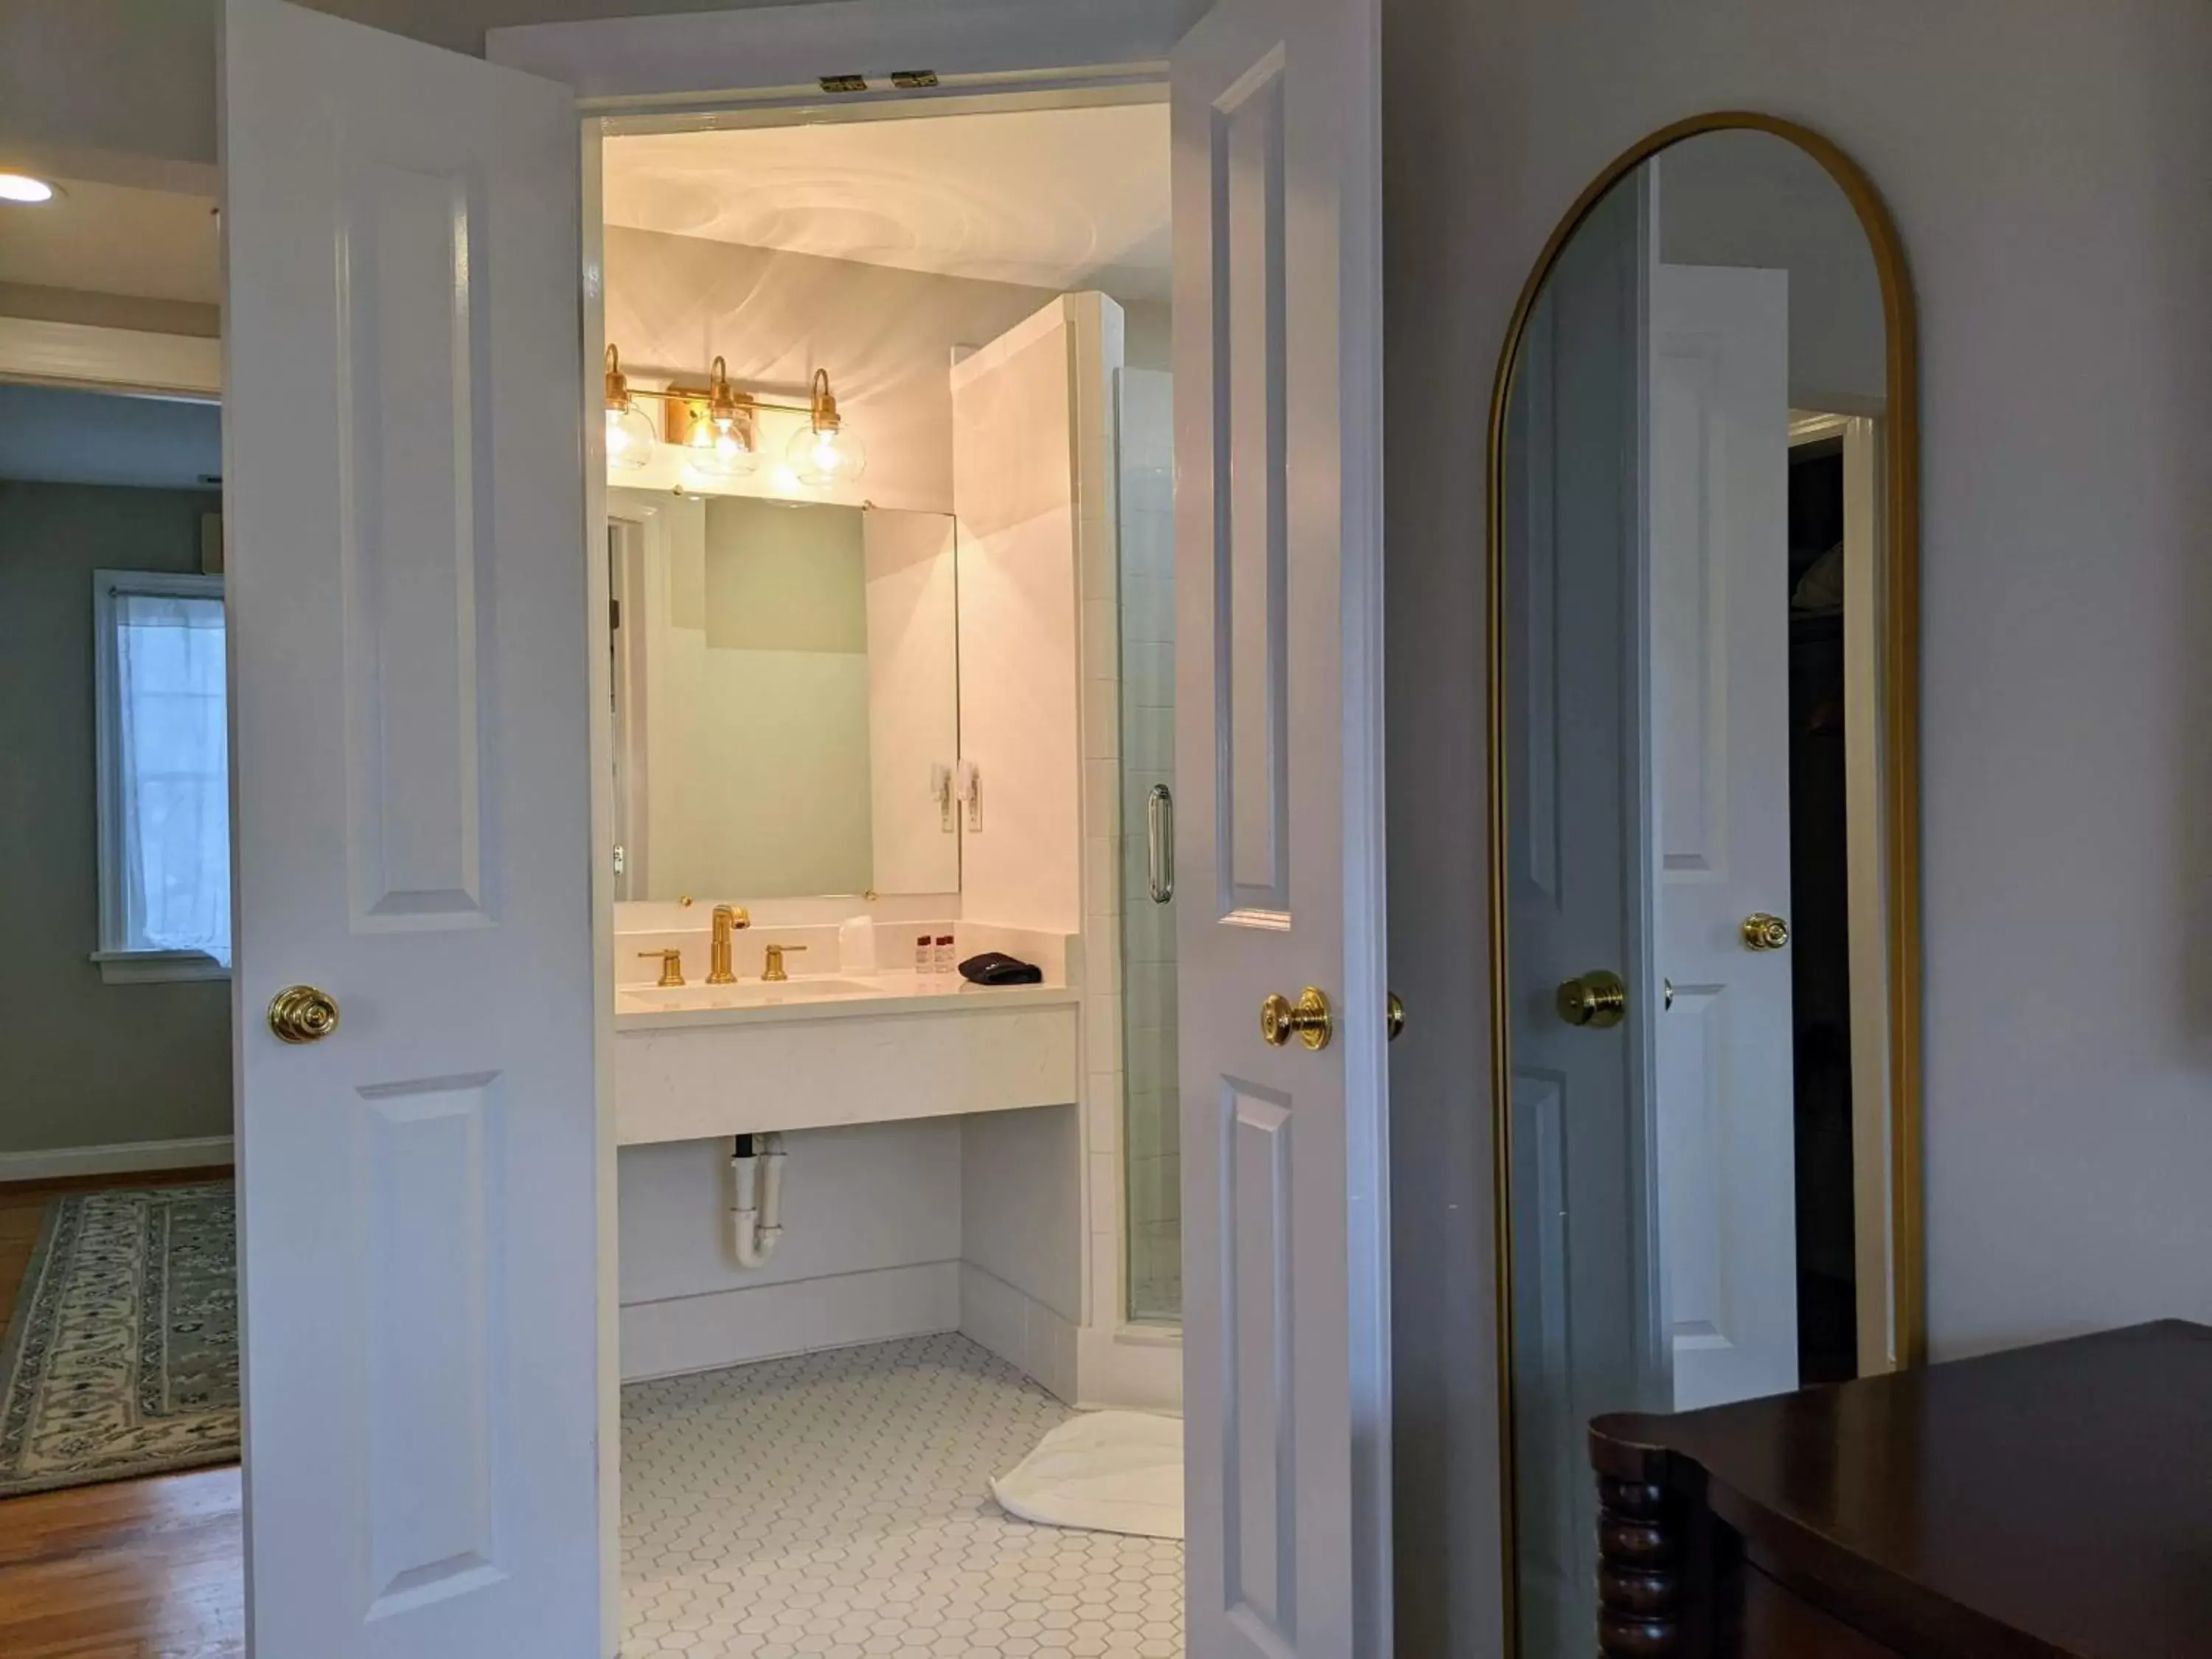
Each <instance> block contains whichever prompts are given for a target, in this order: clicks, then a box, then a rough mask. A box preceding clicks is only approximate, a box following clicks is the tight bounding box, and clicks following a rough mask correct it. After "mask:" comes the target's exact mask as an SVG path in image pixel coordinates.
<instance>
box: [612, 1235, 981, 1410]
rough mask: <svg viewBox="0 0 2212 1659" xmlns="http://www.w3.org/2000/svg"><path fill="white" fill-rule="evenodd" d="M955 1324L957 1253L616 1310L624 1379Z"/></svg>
mask: <svg viewBox="0 0 2212 1659" xmlns="http://www.w3.org/2000/svg"><path fill="white" fill-rule="evenodd" d="M959 1328H960V1264H959V1263H958V1262H957V1261H928V1262H923V1263H921V1265H919V1266H916V1267H879V1268H877V1269H875V1270H873V1271H872V1272H868V1273H839V1274H837V1275H836V1276H834V1277H832V1278H828V1279H792V1280H789V1281H787V1282H786V1283H784V1284H781V1285H747V1286H745V1287H744V1288H743V1289H740V1290H735V1291H714V1292H712V1293H710V1294H708V1295H705V1296H684V1297H671V1299H669V1300H667V1301H665V1302H635V1303H632V1304H629V1306H627V1307H625V1308H624V1309H623V1310H622V1379H623V1382H625V1383H642V1382H645V1381H647V1380H648V1379H650V1378H652V1377H656V1376H683V1375H684V1374H685V1373H686V1372H690V1371H712V1370H720V1369H721V1368H722V1367H723V1366H725V1365H744V1364H750V1363H751V1362H752V1361H754V1360H756V1359H780V1358H782V1357H783V1356H785V1355H786V1354H794V1353H812V1352H816V1351H817V1350H818V1349H822V1348H849V1347H852V1346H854V1345H855V1344H858V1343H861V1342H888V1341H890V1340H892V1339H894V1338H896V1337H902V1336H927V1335H931V1334H934V1333H936V1332H938V1331H951V1330H957V1329H959Z"/></svg>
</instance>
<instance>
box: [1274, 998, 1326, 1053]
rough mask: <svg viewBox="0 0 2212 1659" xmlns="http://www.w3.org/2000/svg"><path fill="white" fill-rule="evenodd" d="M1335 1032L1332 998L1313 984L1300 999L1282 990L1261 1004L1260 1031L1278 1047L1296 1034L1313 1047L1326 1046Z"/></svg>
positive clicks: (1298, 1038)
mask: <svg viewBox="0 0 2212 1659" xmlns="http://www.w3.org/2000/svg"><path fill="white" fill-rule="evenodd" d="M1335 1033H1336V1023H1335V1022H1334V1020H1332V1019H1331V1018H1329V1013H1328V998H1327V997H1325V996H1323V995H1322V994H1321V993H1320V991H1318V990H1316V988H1315V987H1312V986H1310V985H1309V986H1307V987H1306V988H1305V989H1304V991H1302V992H1300V993H1299V994H1298V1000H1297V1001H1296V1002H1292V1001H1291V1000H1289V999H1288V998H1287V997H1285V996H1284V995H1282V994H1280V993H1279V992H1278V993H1276V994H1273V995H1271V996H1270V997H1269V998H1268V999H1267V1000H1266V1001H1265V1002H1263V1003H1261V1005H1260V1035H1261V1036H1263V1037H1265V1038H1267V1041H1268V1042H1271V1043H1273V1045H1274V1046H1275V1047H1276V1048H1281V1047H1282V1046H1283V1045H1284V1044H1285V1043H1286V1042H1289V1041H1290V1040H1291V1037H1292V1036H1296V1037H1297V1040H1298V1041H1299V1042H1303V1043H1304V1044H1305V1045H1306V1047H1307V1048H1328V1040H1329V1038H1330V1037H1331V1036H1334V1035H1335Z"/></svg>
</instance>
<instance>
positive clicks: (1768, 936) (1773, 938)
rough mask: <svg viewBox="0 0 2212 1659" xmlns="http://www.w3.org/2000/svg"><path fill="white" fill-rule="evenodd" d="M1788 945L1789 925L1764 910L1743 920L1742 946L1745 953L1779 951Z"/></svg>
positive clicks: (1755, 911) (1756, 911)
mask: <svg viewBox="0 0 2212 1659" xmlns="http://www.w3.org/2000/svg"><path fill="white" fill-rule="evenodd" d="M1789 943H1790V924H1789V923H1788V922H1786V921H1783V920H1782V918H1781V917H1779V916H1770V915H1767V914H1766V912H1765V911H1764V910H1753V912H1752V913H1751V914H1750V915H1747V916H1746V917H1745V918H1744V919H1743V944H1744V948H1745V949H1746V950H1747V951H1779V950H1780V949H1781V948H1782V947H1783V946H1784V945H1787V944H1789Z"/></svg>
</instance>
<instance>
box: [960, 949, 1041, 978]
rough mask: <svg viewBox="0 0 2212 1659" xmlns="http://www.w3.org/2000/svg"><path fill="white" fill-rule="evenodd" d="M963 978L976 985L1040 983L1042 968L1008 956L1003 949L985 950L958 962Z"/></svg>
mask: <svg viewBox="0 0 2212 1659" xmlns="http://www.w3.org/2000/svg"><path fill="white" fill-rule="evenodd" d="M960 974H961V977H962V978H963V979H969V980H972V981H975V983H976V984H978V985H1042V984H1043V983H1044V969H1042V968H1040V967H1038V966H1037V965H1036V963H1033V962H1023V961H1021V960H1019V959H1018V958H1017V957H1010V956H1008V955H1007V954H1006V952H1005V951H984V952H983V954H982V955H981V956H980V957H969V958H968V960H967V961H965V962H963V963H961V964H960Z"/></svg>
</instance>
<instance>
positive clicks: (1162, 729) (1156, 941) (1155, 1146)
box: [1117, 368, 1182, 1319]
mask: <svg viewBox="0 0 2212 1659" xmlns="http://www.w3.org/2000/svg"><path fill="white" fill-rule="evenodd" d="M1120 388H1121V399H1120V409H1119V418H1120V443H1119V447H1118V452H1117V459H1118V461H1119V466H1120V491H1121V496H1120V507H1121V515H1120V523H1119V530H1120V538H1121V584H1122V586H1121V594H1122V604H1121V608H1120V609H1121V722H1122V724H1121V730H1122V736H1123V740H1124V744H1125V749H1126V752H1125V754H1124V756H1123V757H1122V764H1121V792H1122V793H1121V813H1122V823H1123V824H1124V826H1125V828H1126V831H1127V833H1126V836H1125V837H1124V841H1123V846H1122V859H1121V883H1122V885H1121V890H1122V894H1123V903H1122V909H1121V924H1122V928H1123V939H1124V944H1125V949H1124V952H1123V957H1124V960H1123V967H1122V1014H1123V1019H1124V1023H1125V1054H1126V1060H1125V1064H1126V1066H1127V1111H1126V1113H1125V1114H1124V1116H1123V1127H1124V1133H1125V1136H1126V1139H1127V1148H1126V1158H1125V1165H1126V1170H1127V1174H1126V1177H1125V1178H1126V1179H1127V1182H1128V1212H1129V1213H1128V1227H1129V1237H1128V1251H1127V1258H1128V1259H1127V1272H1128V1274H1129V1285H1128V1296H1129V1305H1130V1309H1131V1311H1132V1312H1133V1314H1134V1315H1135V1316H1138V1317H1139V1318H1160V1319H1174V1318H1176V1317H1178V1316H1180V1314H1181V1312H1182V1222H1181V1208H1182V1158H1181V1156H1180V1152H1179V1147H1180V1139H1179V1136H1180V1121H1181V1109H1182V1103H1181V1094H1180V1091H1179V1090H1178V1088H1177V1086H1176V1037H1177V1032H1176V936H1175V926H1176V924H1175V906H1174V904H1173V903H1172V902H1170V903H1167V904H1157V903H1155V902H1153V901H1152V893H1151V890H1150V873H1151V872H1150V867H1149V854H1148V848H1147V842H1146V833H1145V824H1146V805H1147V799H1148V798H1149V796H1150V795H1151V793H1152V788H1153V787H1154V786H1155V785H1159V784H1166V785H1169V786H1172V785H1173V784H1174V782H1175V484H1174V434H1173V426H1172V421H1173V412H1174V411H1173V381H1172V380H1171V379H1170V377H1169V376H1168V375H1167V374H1164V373H1161V372H1159V371H1158V370H1151V369H1133V368H1125V369H1124V370H1122V372H1121V382H1120Z"/></svg>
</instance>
